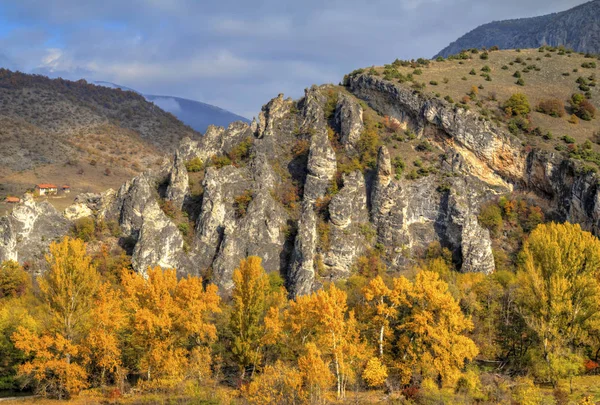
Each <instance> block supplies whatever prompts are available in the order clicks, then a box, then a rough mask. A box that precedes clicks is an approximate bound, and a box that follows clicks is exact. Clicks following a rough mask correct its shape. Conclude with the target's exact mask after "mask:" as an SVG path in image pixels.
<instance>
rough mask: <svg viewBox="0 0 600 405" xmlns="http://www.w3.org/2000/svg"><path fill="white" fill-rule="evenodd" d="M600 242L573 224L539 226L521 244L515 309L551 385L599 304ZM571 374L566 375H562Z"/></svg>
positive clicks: (597, 309) (559, 373)
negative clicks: (531, 337) (534, 338)
mask: <svg viewBox="0 0 600 405" xmlns="http://www.w3.org/2000/svg"><path fill="white" fill-rule="evenodd" d="M599 269H600V241H598V239H596V238H595V237H594V236H593V235H592V234H591V233H589V232H584V231H582V230H581V227H580V226H579V225H577V224H575V225H573V224H569V223H565V224H556V223H549V224H543V225H539V226H538V227H537V228H536V229H535V230H534V231H533V232H531V235H530V236H529V239H528V240H527V241H526V242H525V245H524V247H523V252H522V265H521V266H520V269H519V273H518V277H519V285H520V290H519V296H518V298H519V310H520V312H521V314H522V315H523V318H524V319H525V321H526V323H527V326H528V327H529V328H531V330H533V331H534V332H535V333H536V335H537V337H538V341H539V350H540V352H541V353H540V355H541V357H542V359H543V361H544V363H545V372H544V373H541V374H543V375H544V377H545V378H547V379H548V380H549V381H550V382H552V383H553V384H556V382H557V380H558V379H559V378H560V377H561V376H562V374H563V373H562V372H561V369H562V370H566V369H567V368H568V367H566V365H565V364H564V360H565V359H566V358H568V357H569V356H572V350H573V349H574V347H575V345H576V344H577V343H579V342H580V341H581V339H582V338H583V337H584V335H585V332H586V326H587V325H588V324H589V323H590V322H591V321H593V320H594V319H595V318H596V319H597V317H598V312H599V305H600V285H599V283H598V276H599ZM569 373H572V371H568V372H566V374H569Z"/></svg>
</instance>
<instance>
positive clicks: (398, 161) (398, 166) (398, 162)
mask: <svg viewBox="0 0 600 405" xmlns="http://www.w3.org/2000/svg"><path fill="white" fill-rule="evenodd" d="M392 166H394V172H395V173H396V180H400V177H401V176H402V172H404V169H405V167H406V164H405V163H404V160H402V158H401V157H400V156H396V157H395V158H394V160H392Z"/></svg>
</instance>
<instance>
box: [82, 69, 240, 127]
mask: <svg viewBox="0 0 600 405" xmlns="http://www.w3.org/2000/svg"><path fill="white" fill-rule="evenodd" d="M94 83H95V84H97V85H100V86H105V87H110V88H113V89H121V90H126V91H133V92H135V93H138V94H142V93H140V92H139V91H137V90H134V89H132V88H129V87H125V86H121V85H119V84H115V83H110V82H104V81H97V82H94ZM142 95H143V96H144V97H145V98H146V100H148V101H151V102H153V103H154V104H156V105H157V106H158V107H160V108H162V109H163V110H165V111H167V112H170V113H171V114H173V115H174V116H176V117H177V118H179V119H180V120H181V121H182V122H183V123H185V124H187V125H189V126H190V127H192V128H194V129H195V130H196V131H200V132H202V133H204V132H205V131H206V128H207V127H208V126H209V125H211V124H212V125H218V126H222V127H227V126H228V125H229V124H230V123H232V122H234V121H243V122H250V120H248V119H247V118H244V117H242V116H239V115H237V114H234V113H232V112H230V111H227V110H224V109H222V108H219V107H215V106H214V105H210V104H206V103H202V102H200V101H195V100H189V99H186V98H180V97H172V96H157V95H152V94H142Z"/></svg>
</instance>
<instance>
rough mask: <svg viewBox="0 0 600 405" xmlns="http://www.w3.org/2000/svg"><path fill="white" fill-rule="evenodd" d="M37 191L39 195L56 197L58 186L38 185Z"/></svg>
mask: <svg viewBox="0 0 600 405" xmlns="http://www.w3.org/2000/svg"><path fill="white" fill-rule="evenodd" d="M35 191H36V193H38V194H39V195H56V194H58V186H57V185H56V184H50V183H41V184H36V186H35Z"/></svg>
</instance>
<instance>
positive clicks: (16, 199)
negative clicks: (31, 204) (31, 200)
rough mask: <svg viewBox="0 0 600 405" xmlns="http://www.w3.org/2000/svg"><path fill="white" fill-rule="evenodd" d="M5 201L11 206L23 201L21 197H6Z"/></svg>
mask: <svg viewBox="0 0 600 405" xmlns="http://www.w3.org/2000/svg"><path fill="white" fill-rule="evenodd" d="M4 201H5V202H7V203H9V204H18V203H20V202H21V199H20V198H19V197H6V199H5V200H4Z"/></svg>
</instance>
